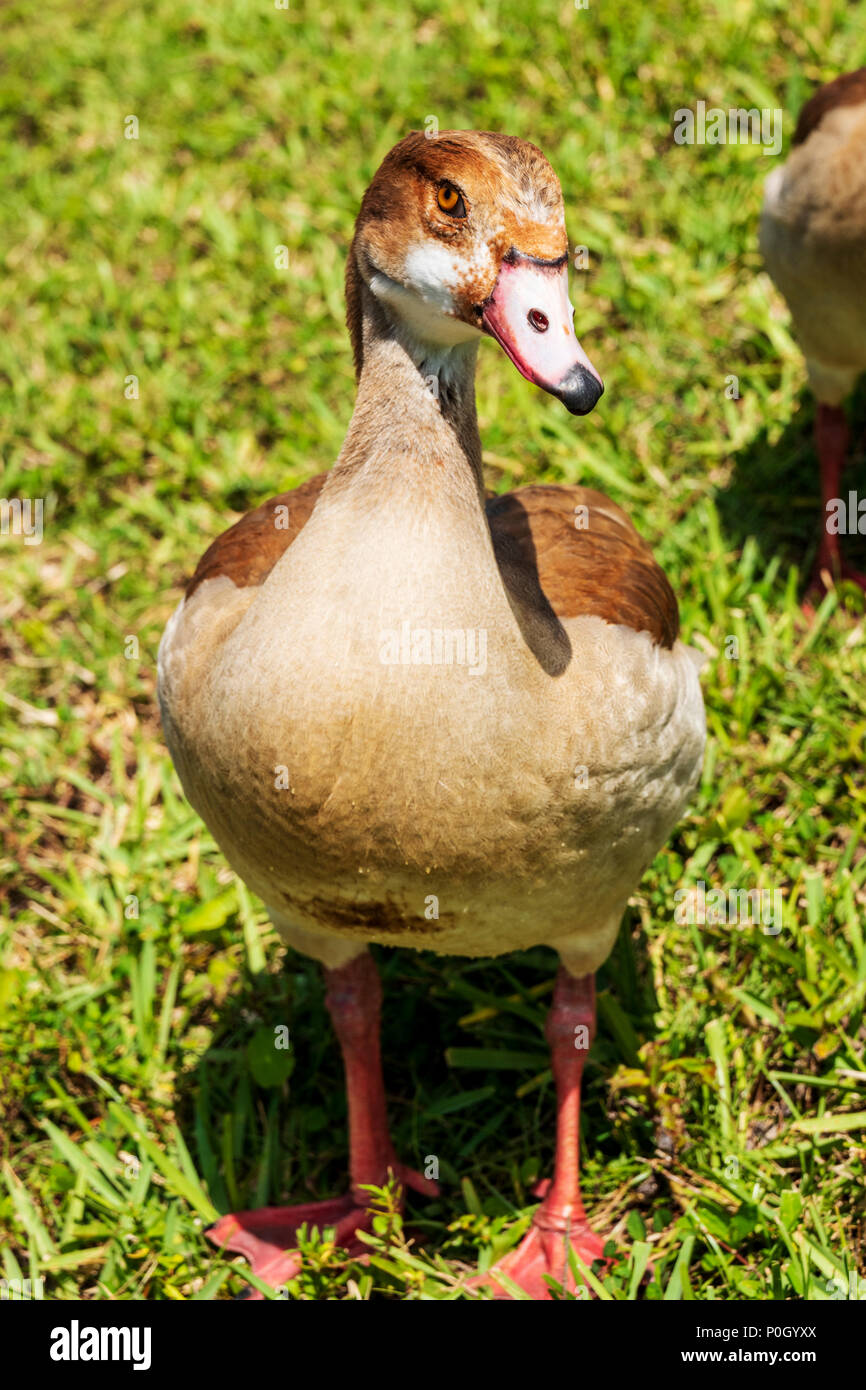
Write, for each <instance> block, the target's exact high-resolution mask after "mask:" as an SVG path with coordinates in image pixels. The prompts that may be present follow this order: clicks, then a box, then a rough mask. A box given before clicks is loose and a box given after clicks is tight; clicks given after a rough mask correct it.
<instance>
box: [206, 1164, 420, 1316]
mask: <svg viewBox="0 0 866 1390" xmlns="http://www.w3.org/2000/svg"><path fill="white" fill-rule="evenodd" d="M396 1177H397V1180H398V1182H400V1183H401V1185H402V1187H403V1188H405V1187H411V1188H412V1189H413V1190H414V1191H416V1192H422V1193H424V1194H425V1195H426V1196H435V1195H436V1194H437V1193H438V1190H439V1189H438V1187H437V1185H436V1183H434V1182H432V1181H431V1180H430V1179H429V1178H425V1177H422V1175H421V1174H420V1173H416V1172H415V1171H414V1170H413V1169H411V1168H404V1167H403V1166H402V1165H399V1166H398V1169H397V1173H396ZM384 1181H385V1179H383V1182H384ZM377 1185H378V1184H377ZM399 1205H400V1208H401V1209H402V1206H403V1202H402V1191H401V1200H400V1203H399ZM374 1215H375V1212H374V1211H373V1210H372V1209H371V1208H369V1207H365V1206H363V1205H362V1204H361V1202H360V1201H359V1200H357V1199H356V1197H354V1196H353V1195H352V1194H351V1193H347V1194H346V1196H345V1197H335V1198H333V1199H332V1200H330V1201H325V1202H307V1203H304V1204H302V1205H300V1206H294V1207H259V1208H258V1209H257V1210H256V1211H242V1212H233V1213H230V1214H229V1215H227V1216H221V1217H220V1219H219V1220H218V1221H215V1222H214V1224H213V1225H212V1226H209V1227H208V1229H207V1230H206V1231H205V1235H206V1237H207V1239H208V1240H209V1241H210V1242H211V1244H212V1245H215V1246H217V1247H218V1248H220V1249H224V1250H230V1251H231V1252H232V1254H235V1255H245V1256H246V1258H247V1260H248V1261H249V1264H250V1269H251V1270H252V1272H253V1274H255V1275H257V1276H258V1278H259V1279H263V1280H264V1281H265V1283H266V1284H270V1285H271V1287H272V1288H280V1287H281V1286H282V1285H285V1284H288V1283H289V1281H290V1280H292V1279H295V1278H297V1276H298V1274H299V1273H300V1272H301V1266H302V1257H301V1254H300V1252H299V1251H298V1250H297V1249H295V1248H294V1247H295V1244H296V1241H297V1233H298V1231H299V1230H300V1229H301V1227H302V1226H306V1228H307V1231H308V1232H312V1230H313V1229H314V1228H315V1229H316V1230H318V1231H320V1232H323V1231H324V1230H325V1229H330V1228H331V1227H333V1228H334V1244H335V1245H336V1246H337V1247H338V1249H340V1250H344V1251H345V1252H346V1258H347V1260H357V1259H363V1258H365V1257H366V1255H367V1254H368V1253H369V1252H368V1249H367V1247H366V1246H365V1245H364V1243H363V1241H361V1240H359V1239H358V1232H359V1231H370V1230H372V1224H373V1216H374ZM241 1297H242V1298H245V1299H248V1300H250V1301H252V1302H258V1301H263V1300H264V1297H265V1295H264V1294H262V1293H260V1292H259V1290H258V1289H254V1288H250V1289H249V1290H248V1291H247V1292H245V1293H244V1294H242V1295H241Z"/></svg>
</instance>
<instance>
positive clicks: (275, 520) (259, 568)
mask: <svg viewBox="0 0 866 1390" xmlns="http://www.w3.org/2000/svg"><path fill="white" fill-rule="evenodd" d="M327 476H328V475H327V473H319V474H317V475H316V477H315V478H309V479H308V480H307V482H305V483H301V484H300V486H299V487H296V488H293V489H292V491H291V492H281V493H280V495H279V496H278V497H271V498H269V500H268V501H267V502H263V503H262V504H261V506H260V507H256V508H255V510H254V511H251V512H247V514H246V516H242V517H241V519H240V521H236V522H235V524H234V526H230V527H229V529H228V530H227V531H223V533H222V535H221V536H217V538H216V540H215V541H214V542H213V544H212V545H209V546H208V548H207V550H206V551H205V553H204V555H202V557H201V559H200V560H199V562H198V566H197V568H196V571H195V574H194V575H193V577H192V579H191V580H190V581H189V583H188V584H187V586H186V597H187V598H190V597H191V596H192V595H193V594H194V593H195V591H196V589H197V588H198V586H199V584H203V583H204V581H205V580H206V579H216V578H217V577H218V576H219V575H222V574H225V575H227V576H228V578H229V579H231V580H232V581H233V582H234V583H235V584H236V585H237V587H238V588H239V589H245V588H248V587H249V586H250V585H251V584H261V583H263V581H264V580H265V579H266V578H267V577H268V575H269V574H270V572H271V570H272V569H273V567H274V565H275V564H276V563H277V561H278V560H279V558H280V556H281V555H282V553H283V551H284V550H286V549H287V548H288V547H289V546H290V545H291V543H292V541H293V540H294V539H295V537H296V536H297V534H298V532H299V531H300V530H302V528H303V527H304V526H306V524H307V522H308V521H309V519H310V517H311V516H312V514H313V508H314V507H315V505H316V503H317V501H318V500H319V493H320V492H321V491H322V487H323V486H324V482H325V479H326V478H327ZM278 507H285V508H287V511H277V508H278Z"/></svg>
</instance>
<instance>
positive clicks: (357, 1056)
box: [206, 951, 438, 1299]
mask: <svg viewBox="0 0 866 1390" xmlns="http://www.w3.org/2000/svg"><path fill="white" fill-rule="evenodd" d="M326 977H327V981H328V992H327V995H326V999H325V1002H326V1003H327V1006H328V1012H329V1013H330V1015H331V1020H332V1022H333V1024H334V1030H335V1032H336V1034H337V1038H338V1040H339V1043H340V1048H341V1050H342V1053H343V1065H344V1067H345V1072H346V1091H347V1095H348V1102H349V1156H350V1157H349V1170H350V1176H351V1186H350V1190H349V1193H348V1194H347V1195H346V1196H345V1197H339V1198H336V1199H334V1200H333V1201H327V1202H307V1203H305V1204H304V1205H302V1206H294V1207H261V1208H260V1209H259V1210H258V1211H247V1212H239V1213H235V1214H232V1215H229V1216H223V1217H220V1219H219V1221H217V1222H215V1224H214V1225H213V1226H211V1227H209V1229H208V1230H207V1232H206V1235H207V1237H208V1239H209V1240H210V1241H211V1242H212V1244H214V1245H217V1246H224V1247H225V1248H226V1249H228V1250H232V1251H234V1252H236V1253H237V1254H241V1255H246V1257H247V1259H248V1260H249V1262H250V1265H251V1266H252V1270H253V1273H254V1274H257V1275H259V1277H260V1278H262V1279H264V1280H265V1281H266V1282H267V1283H269V1284H272V1285H280V1284H285V1283H287V1282H288V1280H290V1279H293V1278H295V1276H296V1275H297V1274H298V1272H299V1270H300V1267H301V1257H300V1255H299V1254H298V1252H297V1250H292V1249H291V1248H289V1247H291V1246H292V1244H293V1243H294V1241H295V1239H296V1233H297V1231H298V1229H299V1227H301V1226H304V1225H306V1226H307V1227H308V1228H310V1229H312V1227H314V1226H316V1227H318V1229H319V1230H320V1231H321V1230H324V1228H325V1227H326V1226H334V1227H336V1243H337V1245H338V1246H340V1247H341V1248H343V1249H346V1250H348V1253H349V1254H350V1255H351V1256H353V1257H355V1256H358V1255H361V1254H363V1253H365V1249H366V1247H365V1246H364V1245H363V1242H361V1241H359V1240H358V1239H357V1232H358V1231H359V1230H366V1229H369V1228H370V1224H371V1213H370V1212H369V1210H368V1208H367V1194H366V1193H365V1192H363V1191H362V1188H363V1187H364V1186H365V1185H369V1184H372V1185H374V1186H376V1187H380V1186H382V1184H383V1183H385V1182H386V1181H387V1178H388V1172H389V1170H391V1171H392V1172H393V1174H394V1176H395V1178H397V1179H398V1181H399V1182H400V1183H401V1184H402V1185H403V1187H404V1188H405V1187H411V1188H413V1189H414V1190H415V1191H416V1192H423V1193H425V1194H429V1195H435V1194H436V1192H437V1190H438V1189H437V1187H436V1184H435V1183H434V1182H432V1181H431V1180H430V1179H429V1178H424V1177H422V1176H421V1174H420V1173H416V1172H414V1171H413V1170H412V1169H410V1168H406V1167H404V1165H403V1164H402V1163H400V1162H399V1161H398V1160H397V1158H396V1156H395V1154H394V1150H393V1147H392V1145H391V1138H390V1135H389V1133H388V1121H387V1115H386V1107H385V1087H384V1083H383V1079H382V1059H381V1052H380V1047H379V1016H380V1011H381V1004H382V986H381V982H380V980H379V976H378V973H377V971H376V967H375V965H374V963H373V958H372V956H370V954H369V953H368V952H366V951H365V952H364V954H363V955H361V956H358V957H357V958H356V959H355V960H353V961H350V962H349V964H348V965H344V966H341V967H340V969H339V970H329V971H327V972H326ZM249 1297H250V1298H253V1299H261V1298H262V1297H263V1295H262V1294H260V1293H258V1292H253V1293H251V1294H250V1295H249Z"/></svg>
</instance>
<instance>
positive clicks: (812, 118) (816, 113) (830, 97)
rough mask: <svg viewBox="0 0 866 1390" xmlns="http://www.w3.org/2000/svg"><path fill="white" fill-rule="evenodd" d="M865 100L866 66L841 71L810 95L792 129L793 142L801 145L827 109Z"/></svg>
mask: <svg viewBox="0 0 866 1390" xmlns="http://www.w3.org/2000/svg"><path fill="white" fill-rule="evenodd" d="M861 101H862V102H866V68H856V69H855V71H854V72H843V74H842V76H841V77H836V78H834V79H833V81H832V82H825V83H824V86H823V87H819V88H818V90H817V92H815V94H814V96H812V97H810V98H809V100H808V101H807V102H806V105H805V106H804V107H803V109H802V111H801V112H800V118H799V120H798V121H797V129H796V130H795V131H794V144H795V145H802V143H803V141H804V140H807V139H808V137H809V136H810V135H811V134H812V131H813V130H815V129H816V127H817V126H819V125H820V124H821V122H822V121H823V119H824V117H825V116H826V114H827V112H828V111H832V110H833V109H834V107H837V106H859V105H860V103H861Z"/></svg>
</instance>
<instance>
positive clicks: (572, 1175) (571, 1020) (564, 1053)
mask: <svg viewBox="0 0 866 1390" xmlns="http://www.w3.org/2000/svg"><path fill="white" fill-rule="evenodd" d="M546 1032H547V1040H548V1042H549V1043H550V1051H551V1061H552V1064H553V1078H554V1081H555V1083H556V1160H555V1164H554V1173H553V1182H552V1183H551V1184H550V1186H549V1187H548V1188H547V1190H546V1192H545V1196H544V1200H543V1202H542V1203H541V1206H540V1207H539V1208H538V1211H537V1212H536V1213H535V1216H534V1217H533V1221H532V1227H531V1229H530V1230H529V1232H528V1233H527V1235H526V1236H524V1238H523V1240H522V1241H521V1243H520V1245H518V1247H517V1249H516V1250H512V1251H511V1253H510V1254H508V1255H506V1256H505V1258H504V1259H503V1260H500V1261H499V1263H498V1264H497V1265H495V1266H494V1269H500V1270H502V1271H503V1273H505V1274H507V1275H508V1277H509V1278H510V1279H512V1280H514V1282H515V1283H517V1284H519V1285H520V1287H521V1288H523V1289H525V1291H526V1292H527V1293H528V1294H529V1295H530V1296H531V1297H532V1298H535V1299H549V1298H550V1296H551V1295H550V1289H549V1287H548V1285H547V1283H546V1282H545V1279H544V1276H545V1275H546V1274H549V1275H552V1276H553V1278H554V1279H556V1280H557V1281H558V1282H559V1283H561V1284H562V1285H563V1286H564V1287H565V1288H568V1289H572V1290H573V1289H574V1280H573V1278H572V1276H571V1272H570V1270H569V1266H568V1258H567V1249H566V1240H568V1242H569V1243H570V1244H571V1246H572V1248H573V1249H574V1250H576V1252H577V1253H578V1255H579V1256H580V1258H581V1259H582V1260H583V1261H584V1263H585V1264H588V1265H591V1264H592V1262H593V1260H598V1259H602V1258H603V1252H604V1246H603V1243H602V1241H601V1240H600V1239H599V1237H598V1236H597V1235H596V1234H595V1232H594V1231H592V1230H591V1229H590V1226H589V1224H588V1222H587V1219H586V1212H585V1211H584V1208H583V1200H582V1198H581V1195H580V1177H579V1172H578V1168H579V1152H578V1150H579V1144H580V1083H581V1078H582V1076H583V1065H584V1062H585V1060H586V1054H587V1052H588V1051H589V1045H590V1043H591V1042H592V1039H593V1037H594V1036H595V978H594V976H592V975H583V976H581V977H580V978H579V979H576V978H575V977H574V976H573V975H570V974H569V973H568V971H567V970H566V969H565V966H563V965H561V966H560V968H559V974H558V975H557V978H556V987H555V989H554V993H553V1004H552V1005H551V1009H550V1013H549V1014H548V1018H547V1029H546ZM492 1276H493V1271H490V1272H489V1273H488V1274H486V1275H483V1276H481V1278H479V1279H478V1280H473V1283H474V1284H475V1285H476V1286H477V1285H480V1284H483V1285H484V1286H485V1287H489V1288H493V1289H495V1288H496V1284H495V1281H494V1278H493V1277H492ZM497 1296H498V1297H502V1298H507V1297H508V1294H507V1293H506V1292H505V1291H504V1290H502V1289H501V1287H500V1290H499V1293H498V1294H497Z"/></svg>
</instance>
